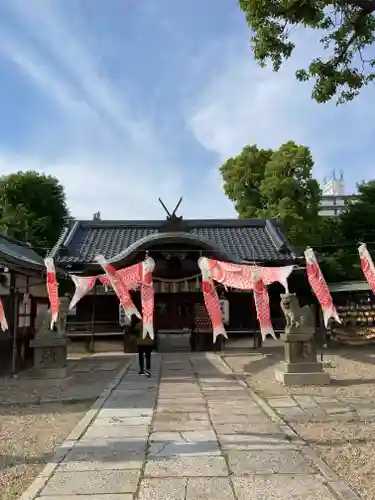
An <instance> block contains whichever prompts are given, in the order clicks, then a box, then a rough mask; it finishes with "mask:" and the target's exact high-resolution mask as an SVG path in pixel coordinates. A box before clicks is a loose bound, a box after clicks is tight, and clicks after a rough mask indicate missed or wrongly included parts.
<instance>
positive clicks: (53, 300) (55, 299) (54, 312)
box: [44, 257, 59, 330]
mask: <svg viewBox="0 0 375 500" xmlns="http://www.w3.org/2000/svg"><path fill="white" fill-rule="evenodd" d="M44 264H45V266H46V269H47V293H48V298H49V303H50V309H51V325H50V328H51V330H52V328H53V325H54V324H55V323H56V321H57V318H58V315H59V285H58V283H57V278H56V269H55V264H54V262H53V259H51V257H47V258H46V259H44Z"/></svg>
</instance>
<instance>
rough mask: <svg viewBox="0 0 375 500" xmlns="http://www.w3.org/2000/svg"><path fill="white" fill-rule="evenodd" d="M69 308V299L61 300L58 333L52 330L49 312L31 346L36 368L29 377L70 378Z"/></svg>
mask: <svg viewBox="0 0 375 500" xmlns="http://www.w3.org/2000/svg"><path fill="white" fill-rule="evenodd" d="M68 306H69V299H68V297H62V298H60V311H59V320H58V324H57V331H53V330H50V321H51V313H50V312H49V311H48V312H47V314H46V316H45V318H44V319H43V321H42V324H41V327H40V329H38V332H37V334H36V335H35V338H34V339H33V340H32V341H31V342H30V346H31V347H32V348H33V349H34V366H33V368H32V369H31V370H30V371H29V373H28V376H29V377H32V378H44V379H65V378H66V377H67V376H68V363H67V353H68V343H69V339H68V338H67V337H66V313H67V311H68Z"/></svg>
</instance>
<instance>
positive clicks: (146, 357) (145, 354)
mask: <svg viewBox="0 0 375 500" xmlns="http://www.w3.org/2000/svg"><path fill="white" fill-rule="evenodd" d="M133 331H134V333H135V334H136V336H137V346H138V363H139V372H138V373H139V375H146V376H147V377H148V378H150V377H151V353H152V349H153V347H154V341H153V339H152V338H150V336H149V334H147V335H146V337H145V338H143V324H142V321H141V320H140V319H139V318H137V317H134V320H133ZM145 365H146V370H145Z"/></svg>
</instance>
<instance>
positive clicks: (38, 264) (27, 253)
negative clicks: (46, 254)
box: [0, 235, 44, 269]
mask: <svg viewBox="0 0 375 500" xmlns="http://www.w3.org/2000/svg"><path fill="white" fill-rule="evenodd" d="M0 261H1V263H2V264H4V265H8V266H11V265H12V264H14V265H21V266H24V267H25V268H30V269H44V259H43V257H41V256H40V255H39V254H37V253H36V252H35V250H33V249H32V248H31V247H30V246H29V245H27V244H26V243H23V242H21V241H18V240H15V239H14V238H10V237H8V236H4V235H2V236H0Z"/></svg>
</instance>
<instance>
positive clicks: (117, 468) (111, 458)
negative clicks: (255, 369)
mask: <svg viewBox="0 0 375 500" xmlns="http://www.w3.org/2000/svg"><path fill="white" fill-rule="evenodd" d="M153 363H154V367H153V369H154V373H155V375H154V376H153V378H151V379H147V378H144V377H140V376H138V374H137V367H136V365H135V363H134V366H131V367H130V369H129V370H128V372H127V373H126V374H125V375H124V376H122V377H120V378H119V379H118V380H117V381H116V383H115V384H114V385H113V387H112V388H110V389H108V390H107V392H106V393H105V394H104V395H103V397H102V399H101V401H100V402H99V403H97V405H96V407H95V408H93V410H90V411H91V414H90V416H89V417H88V418H87V419H86V423H85V425H83V424H81V428H80V430H78V431H77V432H76V433H75V434H74V432H73V434H72V435H71V436H70V437H69V438H68V440H67V441H66V442H65V443H64V444H63V446H62V447H61V448H60V449H59V450H58V452H57V454H56V456H55V457H54V459H53V460H52V462H51V464H48V465H47V467H46V469H45V470H44V471H43V473H42V475H41V476H40V477H39V478H38V479H37V481H36V482H35V484H34V485H32V486H31V488H30V489H29V490H28V491H26V492H25V493H24V495H23V496H22V497H21V499H22V500H34V499H39V500H63V499H65V500H72V499H73V498H76V499H79V500H151V499H152V500H204V499H206V500H214V499H215V500H217V499H220V500H248V499H249V498H251V499H252V500H285V499H286V498H289V499H297V498H298V499H300V498H304V499H305V500H338V499H341V500H355V499H358V497H357V496H356V495H355V494H354V492H353V491H352V490H351V489H349V487H348V486H347V485H346V484H345V483H344V482H342V481H340V480H339V479H338V478H337V477H336V476H335V474H334V473H333V472H332V471H331V470H330V469H329V468H328V466H327V465H326V464H324V463H323V462H322V461H321V460H319V457H318V456H316V454H314V452H313V451H312V450H311V449H310V448H309V447H308V446H307V445H306V444H305V443H304V442H303V441H301V440H300V439H299V437H298V436H296V435H295V434H294V433H293V431H292V430H291V429H290V428H289V427H288V426H287V425H286V424H285V423H284V422H283V421H282V420H281V419H280V417H278V416H277V415H276V413H273V410H272V409H271V408H270V406H269V405H267V404H266V403H264V402H263V401H262V400H261V399H260V398H259V397H257V396H256V395H255V394H253V393H252V392H251V391H250V390H249V389H248V388H247V386H246V384H245V383H243V382H242V381H241V380H240V379H239V378H237V377H236V375H235V374H234V373H233V372H232V371H231V369H230V368H229V367H228V366H227V365H226V364H225V362H224V361H223V360H222V359H221V358H220V356H218V355H215V354H206V355H203V354H194V355H190V354H168V355H162V356H160V355H155V356H154V358H153Z"/></svg>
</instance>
